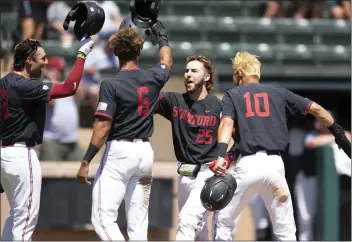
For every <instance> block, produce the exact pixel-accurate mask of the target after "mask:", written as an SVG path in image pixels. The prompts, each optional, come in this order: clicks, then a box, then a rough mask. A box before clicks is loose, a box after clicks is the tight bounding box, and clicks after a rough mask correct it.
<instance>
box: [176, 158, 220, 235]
mask: <svg viewBox="0 0 352 242" xmlns="http://www.w3.org/2000/svg"><path fill="white" fill-rule="evenodd" d="M179 165H181V163H179ZM213 175H214V173H213V172H212V171H211V170H210V169H209V167H208V165H207V164H203V165H202V166H201V169H200V171H199V173H198V176H197V177H196V178H195V177H190V176H182V175H179V176H178V206H179V216H178V225H177V232H176V240H195V239H196V238H197V239H199V240H209V239H208V230H207V228H206V227H205V226H206V224H207V223H206V221H207V219H208V216H209V212H208V211H207V210H206V209H205V208H204V207H203V205H202V203H201V201H200V193H201V190H202V188H203V186H204V184H205V180H206V179H207V178H209V177H211V176H213Z"/></svg>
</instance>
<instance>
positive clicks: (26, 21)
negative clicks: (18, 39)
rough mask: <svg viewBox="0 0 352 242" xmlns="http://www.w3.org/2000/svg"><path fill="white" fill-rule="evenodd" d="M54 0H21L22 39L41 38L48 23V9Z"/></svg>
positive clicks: (19, 7)
mask: <svg viewBox="0 0 352 242" xmlns="http://www.w3.org/2000/svg"><path fill="white" fill-rule="evenodd" d="M51 1H52V0H20V1H19V2H18V4H19V5H18V15H19V20H20V24H21V29H22V31H21V35H22V39H28V38H29V39H37V40H41V39H42V38H43V35H44V27H45V24H46V23H47V18H46V10H47V8H48V6H49V4H50V3H51Z"/></svg>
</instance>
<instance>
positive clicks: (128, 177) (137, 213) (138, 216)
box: [92, 139, 154, 241]
mask: <svg viewBox="0 0 352 242" xmlns="http://www.w3.org/2000/svg"><path fill="white" fill-rule="evenodd" d="M153 161H154V152H153V149H152V147H151V145H150V143H149V142H143V141H142V140H141V139H134V140H133V142H130V141H122V140H120V141H116V140H114V141H109V142H108V143H107V147H106V150H105V153H104V156H103V158H102V161H101V164H100V167H99V169H98V171H97V174H96V177H95V180H94V185H93V204H92V224H93V226H94V228H95V232H96V233H97V234H98V236H99V237H100V239H101V240H109V241H112V240H125V239H124V236H123V235H122V233H121V231H120V229H119V227H118V225H117V223H116V220H117V217H118V209H119V207H120V205H121V202H122V200H123V199H124V201H125V209H126V216H127V223H128V225H127V226H128V230H127V232H128V237H129V240H145V241H146V240H148V221H149V220H148V207H149V196H150V189H151V182H152V166H153Z"/></svg>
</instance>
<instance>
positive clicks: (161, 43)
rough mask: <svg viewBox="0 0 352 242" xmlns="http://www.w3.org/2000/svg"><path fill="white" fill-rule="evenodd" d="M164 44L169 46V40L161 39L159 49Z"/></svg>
mask: <svg viewBox="0 0 352 242" xmlns="http://www.w3.org/2000/svg"><path fill="white" fill-rule="evenodd" d="M164 46H169V42H168V41H167V39H162V40H159V50H160V49H161V48H163V47H164Z"/></svg>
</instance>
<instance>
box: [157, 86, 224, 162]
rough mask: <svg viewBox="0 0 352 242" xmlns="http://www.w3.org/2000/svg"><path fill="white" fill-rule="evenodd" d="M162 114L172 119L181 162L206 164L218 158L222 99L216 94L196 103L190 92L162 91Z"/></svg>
mask: <svg viewBox="0 0 352 242" xmlns="http://www.w3.org/2000/svg"><path fill="white" fill-rule="evenodd" d="M158 113H159V114H160V115H162V116H163V117H165V118H166V119H168V120H169V121H170V122H171V126H172V138H173V144H174V151H175V155H176V158H177V160H178V161H180V162H183V163H189V164H204V163H207V162H210V161H212V160H215V159H216V158H217V137H218V136H217V132H218V127H219V124H220V113H221V101H220V100H219V99H218V98H217V97H216V96H214V95H212V94H208V95H207V96H206V97H205V98H204V99H203V100H200V101H196V102H195V101H192V100H191V99H190V98H189V96H188V94H187V93H184V94H182V93H174V92H165V93H161V95H160V101H159V107H158Z"/></svg>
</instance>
